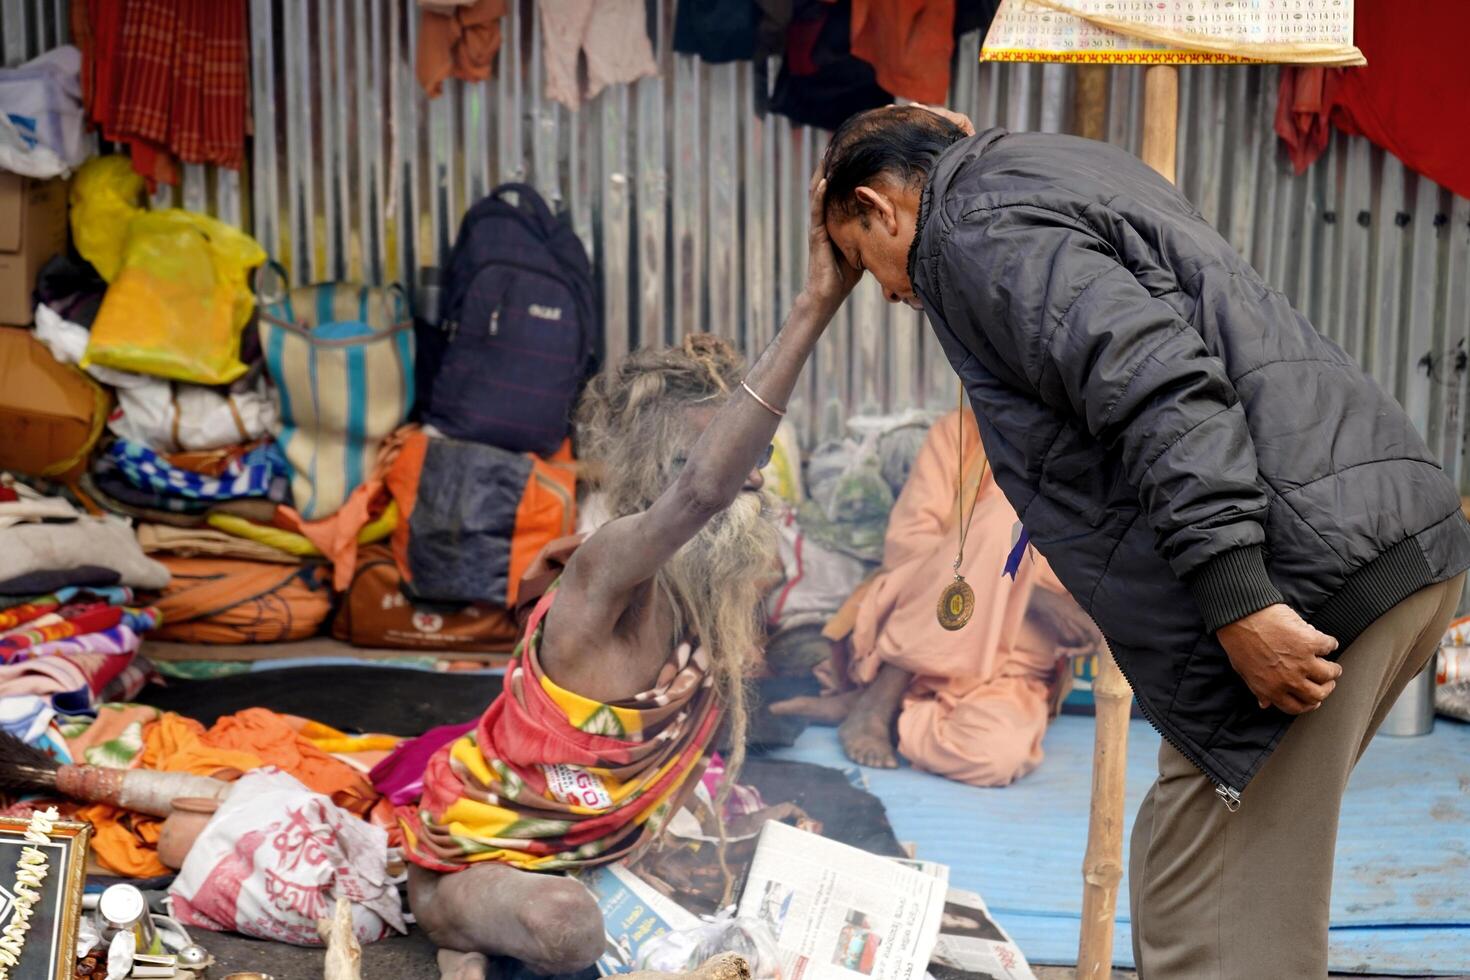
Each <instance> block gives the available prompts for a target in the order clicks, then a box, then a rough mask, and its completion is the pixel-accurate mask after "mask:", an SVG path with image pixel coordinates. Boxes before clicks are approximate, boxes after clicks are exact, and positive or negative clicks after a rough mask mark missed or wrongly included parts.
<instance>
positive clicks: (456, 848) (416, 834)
mask: <svg viewBox="0 0 1470 980" xmlns="http://www.w3.org/2000/svg"><path fill="white" fill-rule="evenodd" d="M555 595H556V589H555V587H553V588H552V589H551V590H549V591H548V592H547V593H546V594H545V595H544V596H542V598H541V601H540V602H539V603H537V605H536V609H535V611H534V612H533V613H532V615H531V618H530V621H529V622H528V623H527V624H526V634H525V636H524V638H523V639H522V640H521V644H520V646H519V647H517V649H516V654H515V657H514V659H512V661H511V664H510V666H509V668H508V669H507V671H506V676H505V689H504V691H502V692H501V694H500V696H499V697H497V698H496V699H495V700H494V701H493V702H491V704H490V707H489V708H487V709H486V711H485V714H484V715H482V716H481V718H480V721H479V723H478V724H477V725H476V726H475V728H474V730H473V731H471V732H469V733H468V734H466V735H463V736H461V737H460V738H457V739H455V740H454V741H453V742H451V743H449V744H448V745H446V746H444V747H443V748H441V749H440V750H439V751H437V752H435V753H434V755H433V757H432V758H431V759H430V760H429V765H428V770H427V771H426V772H425V773H424V795H423V798H422V800H421V801H420V802H419V803H418V805H417V806H404V807H399V808H398V818H399V821H400V823H401V824H402V827H403V832H404V843H405V846H404V853H405V855H407V856H408V858H409V859H410V860H412V861H413V862H414V863H416V864H418V865H421V866H422V867H425V868H429V869H430V870H434V871H462V870H464V868H465V867H467V866H468V865H469V864H470V863H473V862H476V861H501V862H504V863H506V864H512V865H515V866H517V867H520V868H526V869H528V870H535V871H553V870H559V869H563V868H576V867H586V866H591V865H596V864H605V863H607V862H610V861H615V860H618V859H620V858H623V857H625V856H626V855H628V854H629V853H630V852H632V851H633V850H634V849H635V848H637V847H638V845H640V844H642V843H644V842H645V841H646V840H648V839H650V838H651V837H652V836H653V835H654V834H656V833H657V832H658V829H659V828H660V827H662V826H663V823H664V821H665V820H666V819H667V818H668V816H670V815H671V814H673V813H674V812H675V811H676V810H677V809H678V807H679V805H680V804H681V803H682V801H683V798H684V796H685V795H686V794H687V793H688V792H690V791H691V790H692V789H693V788H694V786H695V785H696V784H697V783H698V782H699V779H700V776H701V775H702V774H703V772H704V768H705V765H706V763H707V761H708V754H709V752H710V748H711V741H712V739H713V738H714V733H715V728H716V727H717V726H718V724H719V720H720V711H719V709H718V698H717V695H716V692H715V689H714V684H713V679H712V676H711V674H710V671H709V660H708V656H707V654H706V652H705V651H704V650H703V649H702V648H701V649H699V650H693V649H692V648H691V646H690V645H689V644H688V643H684V644H681V645H680V646H679V648H678V650H677V651H676V652H675V653H674V656H673V658H672V659H671V661H670V663H669V664H667V665H666V666H665V667H664V670H663V673H662V675H661V676H660V678H659V683H658V685H657V686H656V687H655V688H654V689H653V690H651V691H647V692H645V693H643V694H639V695H637V696H635V697H633V698H630V699H628V700H627V701H622V702H617V703H611V704H603V703H600V702H596V701H592V700H590V699H588V698H584V697H581V696H580V695H577V694H574V693H572V692H571V691H568V690H565V689H563V688H561V687H558V686H557V685H556V684H555V683H554V682H553V681H552V680H551V678H550V677H548V676H546V674H545V673H543V672H542V670H541V666H540V662H539V660H538V655H539V650H540V645H541V635H542V631H541V623H542V620H543V618H544V617H545V615H546V611H547V610H548V609H549V608H550V607H551V603H552V600H553V599H554V597H555Z"/></svg>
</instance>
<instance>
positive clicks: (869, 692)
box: [837, 664, 910, 769]
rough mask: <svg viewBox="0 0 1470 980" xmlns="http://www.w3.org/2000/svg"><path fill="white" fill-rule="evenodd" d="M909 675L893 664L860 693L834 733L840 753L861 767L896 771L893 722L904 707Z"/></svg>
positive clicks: (896, 759)
mask: <svg viewBox="0 0 1470 980" xmlns="http://www.w3.org/2000/svg"><path fill="white" fill-rule="evenodd" d="M909 680H910V675H909V674H908V673H907V672H905V671H904V670H902V669H901V668H899V667H895V666H893V665H892V664H884V665H883V668H882V669H881V670H879V671H878V676H877V677H876V678H874V680H873V683H871V684H869V685H868V686H867V687H865V688H864V689H863V691H862V696H861V697H859V698H858V700H857V703H856V704H855V705H853V707H852V711H851V712H850V713H849V714H848V716H847V720H846V721H844V722H843V723H842V725H841V727H839V728H838V729H837V737H838V738H839V739H840V740H841V741H842V750H843V751H844V752H846V753H847V757H848V758H849V759H851V760H852V761H853V762H856V763H857V764H858V765H860V766H871V767H873V768H874V769H897V768H898V752H897V751H896V746H895V744H894V737H893V722H894V720H895V719H896V718H897V717H898V711H899V709H900V708H901V707H902V706H903V695H904V692H905V691H907V690H908V686H909Z"/></svg>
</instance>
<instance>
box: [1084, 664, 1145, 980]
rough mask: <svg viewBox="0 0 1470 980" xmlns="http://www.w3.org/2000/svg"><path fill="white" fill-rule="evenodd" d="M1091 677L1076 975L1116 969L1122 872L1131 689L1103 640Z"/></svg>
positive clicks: (1104, 977) (1087, 978)
mask: <svg viewBox="0 0 1470 980" xmlns="http://www.w3.org/2000/svg"><path fill="white" fill-rule="evenodd" d="M1097 662H1098V671H1097V676H1096V677H1094V678H1093V679H1092V699H1093V701H1094V702H1095V704H1096V710H1097V738H1096V741H1095V742H1094V744H1093V749H1092V811H1091V813H1090V814H1089V819H1088V824H1087V854H1086V856H1085V857H1084V858H1083V859H1082V935H1081V938H1080V939H1079V941H1078V944H1077V977H1078V980H1108V978H1109V977H1111V976H1112V972H1113V918H1114V911H1115V909H1116V908H1117V904H1118V883H1119V882H1120V881H1121V880H1122V878H1123V788H1124V784H1125V782H1126V780H1127V769H1128V765H1127V759H1128V708H1129V701H1130V700H1131V698H1132V694H1133V692H1132V691H1130V690H1129V688H1128V682H1127V681H1126V680H1125V679H1124V678H1123V672H1122V671H1120V670H1119V669H1118V664H1117V661H1115V660H1114V659H1113V652H1112V651H1111V650H1109V649H1108V647H1107V644H1103V646H1102V650H1101V651H1100V652H1099V653H1098V656H1097Z"/></svg>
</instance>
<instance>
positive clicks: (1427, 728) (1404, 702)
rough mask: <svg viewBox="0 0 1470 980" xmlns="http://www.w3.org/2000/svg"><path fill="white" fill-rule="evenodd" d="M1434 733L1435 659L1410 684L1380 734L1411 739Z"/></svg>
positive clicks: (1394, 704) (1392, 709) (1384, 721)
mask: <svg viewBox="0 0 1470 980" xmlns="http://www.w3.org/2000/svg"><path fill="white" fill-rule="evenodd" d="M1432 731H1434V658H1433V657H1431V658H1430V659H1429V663H1427V664H1426V665H1425V666H1424V669H1423V670H1421V671H1419V673H1418V674H1416V675H1415V676H1414V679H1413V680H1411V681H1409V686H1408V687H1406V688H1404V691H1403V693H1402V694H1400V695H1399V699H1398V700H1397V701H1395V702H1394V703H1393V707H1392V708H1391V709H1389V712H1388V715H1387V717H1385V718H1384V719H1383V727H1381V728H1379V729H1378V732H1379V734H1381V735H1395V736H1398V737H1400V738H1412V737H1414V736H1418V735H1428V734H1429V733H1430V732H1432Z"/></svg>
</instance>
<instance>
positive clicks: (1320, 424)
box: [824, 107, 1470, 980]
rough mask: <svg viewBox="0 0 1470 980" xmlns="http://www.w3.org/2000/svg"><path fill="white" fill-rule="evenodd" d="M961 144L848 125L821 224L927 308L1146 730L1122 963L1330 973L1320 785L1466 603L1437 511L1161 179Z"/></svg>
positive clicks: (858, 119)
mask: <svg viewBox="0 0 1470 980" xmlns="http://www.w3.org/2000/svg"><path fill="white" fill-rule="evenodd" d="M967 122H968V121H967V120H960V121H959V122H958V123H957V120H956V118H955V117H953V116H950V115H937V114H934V113H930V112H927V111H925V110H924V109H922V108H916V107H906V108H898V109H883V110H874V111H872V112H869V113H865V114H862V115H859V116H855V117H854V118H852V119H850V120H849V121H848V122H847V123H845V124H844V125H843V127H842V129H841V130H840V131H838V132H837V133H836V134H834V136H833V138H832V142H831V144H830V146H829V148H828V151H827V156H826V159H825V161H824V170H825V177H826V179H827V187H828V191H827V197H826V207H827V227H828V230H829V232H830V234H831V237H832V239H833V241H834V242H835V244H836V245H837V247H838V248H839V250H840V251H841V252H842V254H843V255H844V256H845V259H846V261H847V262H848V263H849V264H850V265H852V266H853V267H854V268H855V269H858V270H863V269H866V270H868V271H870V272H872V274H873V276H874V277H875V278H876V279H877V280H878V282H879V283H880V284H881V285H882V287H883V290H884V292H885V293H886V294H887V296H888V298H889V299H890V300H891V301H894V302H907V303H909V304H911V305H914V306H920V307H922V308H923V310H924V312H925V315H926V316H927V317H928V320H929V323H930V325H931V327H932V328H933V330H934V333H935V336H936V337H937V338H938V340H939V343H940V344H941V346H942V347H943V348H944V351H945V353H946V355H947V356H948V358H949V361H950V363H951V364H952V365H953V366H954V368H955V370H956V371H957V372H958V373H959V374H960V377H961V378H962V379H963V381H964V383H965V387H966V389H967V391H968V393H969V396H970V401H971V404H972V405H973V406H974V409H975V414H976V416H977V418H978V419H979V422H980V433H981V438H982V439H983V440H984V442H985V449H986V452H987V454H988V455H989V457H990V462H991V466H992V468H993V469H994V471H995V477H996V480H997V482H998V483H999V484H1000V487H1001V489H1002V490H1004V491H1005V494H1006V496H1007V497H1008V498H1009V499H1010V501H1011V503H1012V504H1013V505H1014V506H1015V508H1016V511H1017V513H1018V514H1020V516H1021V520H1022V522H1023V523H1024V524H1025V526H1026V528H1027V530H1028V531H1029V532H1030V536H1031V540H1032V541H1033V542H1034V543H1035V545H1036V546H1037V548H1039V549H1040V551H1041V552H1042V553H1043V554H1044V555H1046V557H1047V559H1048V561H1049V562H1050V563H1051V567H1052V568H1053V570H1055V572H1056V574H1057V576H1058V577H1059V578H1060V579H1061V581H1062V582H1063V583H1064V584H1065V585H1066V586H1067V588H1068V590H1070V591H1071V593H1072V594H1073V595H1074V596H1076V597H1077V598H1078V599H1079V601H1080V602H1081V603H1082V605H1083V606H1084V607H1085V608H1086V609H1087V610H1088V611H1089V612H1090V613H1091V614H1092V617H1093V618H1094V619H1095V620H1097V622H1098V624H1099V625H1100V626H1101V627H1102V630H1103V633H1104V634H1105V635H1106V637H1107V639H1108V642H1109V644H1110V645H1111V647H1112V650H1113V652H1114V654H1115V655H1116V656H1117V659H1118V663H1119V665H1120V666H1121V667H1122V669H1123V672H1124V673H1125V674H1126V675H1127V677H1128V679H1129V682H1130V683H1131V684H1132V686H1133V692H1134V694H1135V695H1136V697H1137V699H1138V703H1139V705H1140V706H1141V708H1142V709H1143V711H1144V713H1145V714H1146V715H1147V716H1148V718H1149V720H1150V721H1151V722H1152V723H1153V724H1154V726H1155V727H1156V728H1158V729H1159V731H1161V732H1162V733H1163V735H1164V743H1163V745H1162V747H1161V748H1160V750H1159V779H1158V781H1157V782H1156V783H1155V784H1154V787H1153V789H1152V790H1151V791H1150V793H1149V795H1148V797H1147V799H1146V800H1145V801H1144V804H1143V807H1142V809H1141V811H1140V813H1139V817H1138V820H1137V822H1136V823H1135V826H1134V832H1133V842H1132V849H1131V855H1130V870H1129V888H1130V892H1131V896H1130V897H1131V900H1132V903H1133V925H1134V929H1133V941H1134V948H1135V955H1136V958H1137V961H1138V963H1139V965H1140V972H1141V973H1142V974H1143V975H1144V976H1145V977H1149V978H1155V977H1157V978H1167V977H1199V976H1210V977H1216V978H1222V980H1224V978H1232V977H1240V978H1255V977H1264V976H1273V977H1287V976H1289V977H1320V976H1324V975H1325V974H1326V972H1327V927H1328V906H1329V898H1330V893H1331V888H1332V858H1333V849H1334V846H1335V843H1336V835H1337V821H1338V813H1339V810H1340V808H1341V802H1342V794H1343V790H1344V789H1345V788H1346V786H1347V781H1348V777H1349V775H1350V774H1351V773H1352V770H1353V766H1354V765H1355V763H1356V762H1357V760H1358V758H1359V756H1361V755H1362V753H1363V750H1364V749H1365V748H1366V747H1367V745H1368V741H1369V740H1370V739H1371V738H1372V737H1373V734H1374V732H1376V731H1377V729H1378V726H1379V724H1380V723H1381V722H1382V720H1383V717H1384V715H1385V714H1386V713H1387V712H1388V709H1389V708H1390V707H1391V706H1392V704H1393V702H1394V699H1395V698H1397V697H1398V695H1399V693H1400V692H1401V691H1402V690H1403V689H1404V687H1405V686H1406V685H1407V684H1408V682H1409V680H1410V679H1411V678H1412V677H1413V676H1414V674H1415V673H1417V672H1418V671H1419V670H1420V669H1422V668H1423V667H1424V665H1425V664H1426V663H1427V662H1428V660H1429V658H1430V657H1431V656H1432V655H1433V653H1434V650H1435V646H1436V644H1437V642H1438V639H1439V637H1440V635H1441V634H1442V633H1443V631H1444V629H1445V626H1446V624H1447V623H1448V622H1449V620H1450V617H1451V616H1452V615H1453V613H1454V611H1455V608H1456V606H1457V605H1458V603H1459V599H1460V592H1461V587H1462V585H1463V582H1464V576H1463V572H1464V571H1465V569H1466V567H1467V566H1470V525H1467V523H1466V520H1465V518H1464V517H1463V516H1462V515H1461V513H1460V499H1459V495H1458V494H1457V493H1456V491H1455V487H1454V486H1453V484H1452V483H1451V482H1450V480H1449V479H1448V478H1447V477H1446V476H1445V474H1444V472H1443V471H1442V470H1441V468H1440V466H1439V464H1438V462H1437V461H1436V460H1435V457H1434V455H1433V454H1432V453H1431V452H1430V451H1429V449H1428V448H1427V447H1426V446H1425V444H1424V441H1423V439H1421V438H1420V436H1419V434H1418V433H1417V432H1415V430H1414V426H1413V424H1412V423H1411V422H1410V421H1409V419H1408V417H1407V416H1406V415H1405V414H1404V412H1403V410H1402V409H1401V408H1400V407H1399V406H1398V405H1397V404H1396V403H1395V402H1394V401H1393V399H1391V398H1389V397H1388V396H1387V395H1385V394H1384V393H1383V391H1382V390H1381V389H1380V388H1379V387H1378V386H1377V385H1376V384H1375V383H1374V382H1373V381H1372V380H1371V379H1370V378H1368V377H1367V376H1366V375H1365V374H1364V373H1363V370H1362V368H1360V367H1359V366H1358V365H1357V364H1356V363H1355V362H1354V361H1353V359H1352V358H1350V357H1349V356H1348V355H1347V354H1345V353H1344V352H1343V351H1342V350H1341V349H1340V348H1339V347H1337V345H1335V344H1333V343H1332V342H1331V341H1328V340H1326V339H1325V338H1323V337H1322V336H1321V335H1319V334H1318V333H1317V331H1316V330H1315V329H1313V327H1312V325H1311V324H1310V323H1308V322H1307V320H1306V318H1305V317H1303V316H1302V315H1301V314H1300V313H1298V312H1297V311H1296V310H1294V309H1292V307H1291V304H1290V303H1289V302H1288V301H1287V299H1286V297H1285V296H1283V295H1282V294H1281V293H1280V292H1278V291H1276V290H1275V289H1273V288H1271V287H1270V286H1269V285H1267V284H1266V283H1265V282H1263V281H1262V280H1261V277H1260V276H1259V275H1257V273H1256V271H1255V270H1254V269H1252V268H1251V267H1250V265H1249V264H1248V263H1247V262H1246V261H1245V260H1244V259H1243V258H1241V257H1240V256H1239V255H1238V254H1236V252H1235V250H1234V249H1232V248H1231V247H1230V245H1229V243H1227V242H1226V241H1225V240H1224V239H1223V238H1221V237H1220V235H1219V234H1218V233H1217V232H1216V231H1215V230H1214V229H1213V228H1211V227H1210V226H1209V224H1208V223H1206V222H1205V220H1204V219H1203V218H1202V217H1201V216H1200V214H1199V212H1198V211H1197V210H1195V208H1194V207H1193V206H1192V205H1191V204H1190V203H1189V202H1188V201H1187V200H1185V199H1184V197H1183V196H1182V195H1180V193H1179V192H1178V191H1177V190H1176V189H1175V188H1174V187H1173V186H1172V185H1171V184H1169V183H1168V182H1167V181H1166V180H1164V179H1163V178H1162V177H1160V176H1159V175H1158V174H1156V173H1154V172H1153V171H1152V170H1150V169H1149V168H1148V167H1146V166H1144V165H1143V164H1142V163H1141V162H1140V161H1139V160H1137V159H1136V158H1134V157H1133V156H1131V155H1129V154H1128V153H1125V152H1123V151H1122V150H1119V149H1117V148H1115V147H1112V146H1108V145H1106V144H1103V143H1096V142H1092V141H1090V140H1082V139H1076V138H1074V137H1068V136H1052V135H1042V134H1030V133H1015V134H1013V133H1007V132H1005V131H1004V130H1000V129H992V130H989V131H987V132H984V133H981V134H979V135H969V134H968V133H967V132H966V128H967V127H966V125H964V124H965V123H967Z"/></svg>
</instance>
